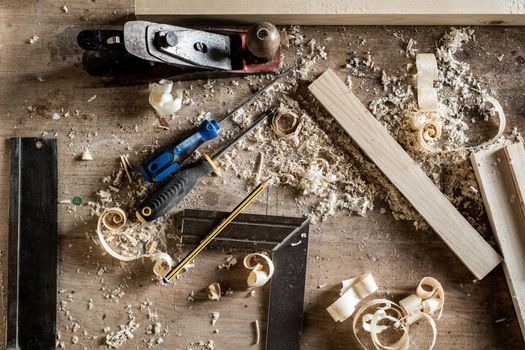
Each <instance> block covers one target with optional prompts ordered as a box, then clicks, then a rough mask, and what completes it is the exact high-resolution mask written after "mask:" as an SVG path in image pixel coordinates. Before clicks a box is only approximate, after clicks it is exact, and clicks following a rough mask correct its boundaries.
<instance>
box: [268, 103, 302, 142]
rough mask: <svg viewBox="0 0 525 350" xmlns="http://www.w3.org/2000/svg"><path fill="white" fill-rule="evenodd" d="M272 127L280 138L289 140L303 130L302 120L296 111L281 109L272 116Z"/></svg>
mask: <svg viewBox="0 0 525 350" xmlns="http://www.w3.org/2000/svg"><path fill="white" fill-rule="evenodd" d="M271 127H272V130H273V132H274V133H275V135H277V137H278V138H281V139H285V140H289V139H291V138H293V137H294V136H295V135H296V134H297V133H298V132H300V131H301V120H300V119H299V117H298V116H297V114H295V113H294V112H292V111H286V110H281V111H279V112H278V113H277V114H276V115H275V116H274V117H273V118H272V123H271Z"/></svg>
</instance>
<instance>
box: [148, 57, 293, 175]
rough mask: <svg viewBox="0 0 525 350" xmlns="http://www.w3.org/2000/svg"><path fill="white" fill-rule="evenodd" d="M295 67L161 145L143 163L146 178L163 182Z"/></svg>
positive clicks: (289, 68) (287, 69)
mask: <svg viewBox="0 0 525 350" xmlns="http://www.w3.org/2000/svg"><path fill="white" fill-rule="evenodd" d="M294 68H295V66H291V67H288V68H286V69H285V70H284V71H282V73H280V74H279V75H277V76H276V77H275V78H274V79H273V80H272V81H271V82H269V83H268V84H267V85H266V86H265V87H263V88H262V89H260V90H259V91H257V92H256V93H255V94H253V95H252V96H250V97H248V98H246V99H245V100H244V101H243V102H241V104H239V105H238V106H237V107H236V108H235V109H234V110H233V111H231V112H229V113H225V114H223V115H222V116H220V117H218V118H217V119H215V120H208V119H206V120H204V121H203V122H202V123H201V125H200V126H199V127H198V128H197V130H194V131H193V132H191V133H190V134H186V137H183V139H182V140H179V141H176V142H174V143H173V144H170V145H169V146H165V147H161V148H159V149H158V150H156V151H155V152H154V153H153V154H152V155H150V156H149V157H147V158H146V159H145V160H144V162H143V163H142V167H141V169H140V172H141V174H142V176H143V177H144V179H146V181H148V182H161V181H163V180H164V179H166V178H167V177H168V176H170V175H172V174H174V173H175V172H177V171H178V170H179V169H180V168H181V166H182V163H183V162H184V161H185V160H186V159H187V158H188V157H190V156H191V155H192V154H193V153H194V152H195V151H196V150H197V148H199V147H200V146H201V145H202V144H204V143H205V142H207V141H209V140H213V139H214V138H216V137H217V135H218V134H219V131H220V129H221V127H220V125H219V124H220V123H221V122H222V121H224V120H225V119H228V118H230V117H231V116H232V115H234V114H235V113H236V112H237V111H239V110H240V109H241V108H243V107H244V106H246V105H247V104H249V103H250V102H252V101H254V100H255V99H256V98H257V97H259V96H260V95H261V94H262V93H263V92H265V91H267V90H268V89H269V88H270V87H272V86H273V85H274V84H275V83H276V82H277V81H279V80H280V79H282V78H283V77H285V76H287V75H288V74H290V73H291V72H293V69H294ZM188 135H189V136H188Z"/></svg>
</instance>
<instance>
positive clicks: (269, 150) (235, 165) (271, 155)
mask: <svg viewBox="0 0 525 350" xmlns="http://www.w3.org/2000/svg"><path fill="white" fill-rule="evenodd" d="M289 38H290V43H291V44H292V45H296V57H298V60H297V64H298V67H297V70H296V76H295V78H289V79H288V80H287V81H286V82H283V83H280V84H278V87H277V88H275V89H272V90H270V92H268V93H267V94H265V95H264V96H263V97H262V98H261V99H260V101H258V102H257V103H255V104H254V105H253V106H252V108H251V109H252V110H258V111H262V110H263V109H264V108H265V106H267V105H269V104H270V103H271V101H272V100H275V97H279V98H280V106H281V108H282V109H288V110H290V111H292V112H294V113H296V114H297V115H299V116H300V119H301V132H300V133H299V134H298V135H296V136H294V137H293V138H292V139H291V140H283V139H279V138H277V137H276V136H275V134H274V133H273V132H272V131H271V130H270V129H269V128H258V129H257V130H256V131H254V132H253V133H252V134H251V135H250V136H249V137H247V138H246V140H244V141H243V142H241V143H240V144H239V147H238V150H239V151H240V152H242V151H249V152H256V151H257V150H258V152H259V153H260V154H261V155H264V156H261V157H259V159H261V160H262V161H263V164H262V166H261V169H260V170H259V169H257V164H256V160H255V158H257V157H252V158H253V160H252V161H251V162H250V164H241V163H239V162H238V161H236V160H235V159H236V158H239V157H238V156H239V153H235V152H233V153H232V154H230V156H229V157H226V159H225V160H224V161H223V165H224V166H225V167H226V168H231V169H232V170H233V171H234V172H235V173H236V174H237V175H238V176H239V177H241V178H244V179H246V180H247V182H248V183H249V184H250V185H253V176H252V175H253V172H254V171H256V170H257V171H259V172H260V173H261V174H260V178H265V177H269V178H271V179H272V182H273V183H274V184H284V185H288V186H290V187H291V188H293V189H294V190H296V191H297V192H298V194H300V196H299V197H298V198H297V199H296V200H297V202H298V204H299V208H300V210H301V211H302V213H304V214H307V215H310V216H311V218H312V220H313V221H317V220H325V219H326V218H327V217H328V216H330V215H333V214H334V213H335V211H336V210H338V209H347V210H349V211H350V212H353V213H356V214H359V215H365V214H366V213H367V212H368V211H369V210H372V209H373V203H374V201H375V200H378V199H380V200H384V201H386V202H387V203H388V205H389V207H390V208H391V210H392V213H393V215H394V217H395V218H396V219H401V220H409V221H412V222H413V223H414V225H415V226H416V227H418V228H425V227H426V223H425V222H424V220H423V219H422V218H421V217H420V216H419V214H418V213H417V212H415V211H414V210H413V208H412V207H411V206H410V205H409V204H408V202H407V201H406V200H405V199H404V198H403V197H402V196H401V194H400V193H399V192H398V191H397V189H396V188H395V187H394V186H393V185H392V184H391V183H390V182H389V181H388V180H387V179H386V178H385V177H384V176H383V175H382V174H381V172H380V171H379V170H378V169H377V167H376V166H375V165H374V164H372V163H371V162H370V161H368V159H367V158H366V157H364V155H363V154H362V153H361V151H360V150H359V149H358V148H357V147H356V146H355V145H354V144H353V143H352V142H351V141H350V138H349V137H348V136H347V135H346V134H345V133H344V132H343V131H342V130H341V129H340V128H339V127H338V126H337V125H335V124H336V123H334V122H333V118H332V117H331V116H329V115H328V114H327V113H326V111H325V110H324V109H323V108H322V107H321V106H320V105H319V104H318V103H316V102H315V101H312V97H311V96H310V95H308V93H305V92H304V90H305V87H306V86H307V85H308V83H309V82H310V81H311V80H313V79H314V78H315V76H311V75H310V69H311V67H313V66H314V64H315V63H316V62H317V61H318V60H319V59H324V58H326V54H325V53H324V48H322V47H320V48H316V46H315V42H313V43H312V42H311V41H307V40H306V39H305V38H304V36H303V35H302V34H301V31H300V28H298V27H297V26H293V27H291V29H290V30H289ZM474 40H475V35H474V30H473V29H470V28H459V29H458V28H451V29H450V30H449V31H448V32H447V33H445V35H444V36H443V37H442V38H441V40H440V41H439V46H438V47H437V48H436V50H435V54H436V57H437V60H438V68H439V81H438V82H437V84H436V86H435V87H436V88H437V89H438V91H439V102H440V104H441V106H440V110H441V111H442V112H441V114H442V118H443V119H442V122H443V136H442V137H441V139H440V140H439V147H440V149H442V150H444V151H443V152H439V153H428V152H426V151H425V150H423V149H422V148H421V146H420V145H419V144H418V142H417V133H416V132H415V130H414V129H413V128H412V126H411V125H410V123H411V120H413V118H412V116H413V114H414V112H416V111H417V99H416V96H415V93H414V91H415V89H414V87H415V74H416V70H415V64H409V65H408V66H407V69H406V73H405V74H403V75H401V76H394V75H389V74H387V72H386V71H385V70H383V69H381V68H380V67H378V66H377V65H376V64H375V63H374V61H373V56H372V54H371V53H367V55H366V56H365V57H364V58H360V57H350V58H349V60H348V64H347V66H346V68H347V72H348V73H349V74H350V76H353V77H355V78H357V79H359V78H360V77H365V76H367V77H369V76H374V77H375V78H376V79H377V82H378V85H379V86H381V87H382V92H381V94H380V97H378V98H376V99H374V100H373V101H372V102H371V103H370V104H369V110H370V111H371V112H372V114H373V115H374V116H375V117H376V118H377V119H378V120H379V121H380V122H381V123H382V124H383V125H384V126H385V127H386V128H387V129H388V130H389V131H390V132H391V134H392V135H393V136H394V138H395V139H396V140H397V141H398V142H399V143H400V144H401V145H402V147H403V148H404V149H405V150H406V151H407V152H408V153H409V154H410V155H411V156H412V157H413V158H414V160H416V162H417V163H418V164H419V165H420V166H421V167H422V168H423V170H424V171H425V172H426V173H427V174H428V175H429V177H430V178H431V179H432V180H433V182H434V183H435V184H436V185H437V186H438V188H440V190H441V191H442V192H443V193H444V194H445V195H446V196H447V197H448V198H449V199H450V200H451V202H452V203H453V204H454V205H455V206H456V207H457V208H459V209H460V210H461V211H462V213H463V214H464V215H465V216H466V217H467V219H468V220H469V221H470V222H471V223H472V224H474V226H475V227H476V228H477V229H478V230H480V231H481V232H482V233H483V232H485V231H486V229H487V228H486V227H485V226H483V225H484V224H482V222H483V220H480V218H479V216H481V215H483V213H484V210H483V204H482V200H481V196H480V194H479V191H478V189H477V182H476V180H475V176H474V173H473V171H472V168H471V165H470V161H469V159H468V155H469V151H467V150H463V151H457V150H458V149H461V148H465V147H469V146H475V145H477V144H480V143H481V142H482V141H484V140H478V139H476V138H475V137H471V136H470V133H471V132H472V129H475V127H476V125H478V124H479V125H480V128H481V129H482V130H485V131H486V130H488V129H490V128H493V127H494V125H493V123H492V119H494V118H491V117H493V116H494V115H495V111H494V110H493V108H492V107H490V108H489V107H488V106H490V104H486V103H485V99H486V97H488V96H495V94H494V92H493V91H490V90H488V89H486V88H484V87H483V86H482V84H481V82H480V81H479V79H477V78H476V77H475V76H474V75H473V74H472V73H471V72H470V66H469V64H468V63H466V62H463V61H461V60H460V59H458V57H457V55H458V54H459V53H461V51H462V47H463V45H464V44H466V43H469V42H471V41H474ZM415 44H416V43H413V46H412V48H411V50H414V52H415V51H417V50H416V49H415V47H414V46H415ZM355 78H354V79H355ZM305 80H306V81H305ZM348 81H350V83H351V79H350V78H349V79H348ZM251 83H257V81H256V80H253V81H251ZM276 89H278V91H279V92H278V93H275V90H276ZM283 92H284V93H283ZM496 97H497V96H496ZM246 118H249V117H248V116H246ZM239 120H240V121H242V123H241V122H239ZM236 121H237V122H238V123H239V124H240V125H243V124H244V125H245V124H246V123H247V121H246V119H244V120H243V118H239V117H237V119H236ZM476 123H477V124H476ZM476 130H478V132H477V133H476V132H472V134H476V135H477V134H480V132H479V129H476ZM517 139H520V136H519V135H518V133H517V131H516V130H513V132H512V135H510V136H509V137H507V138H502V139H500V141H499V143H502V142H510V141H513V140H517Z"/></svg>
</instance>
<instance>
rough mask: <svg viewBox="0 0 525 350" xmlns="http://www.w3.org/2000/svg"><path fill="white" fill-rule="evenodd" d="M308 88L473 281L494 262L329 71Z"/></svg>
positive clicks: (460, 218)
mask: <svg viewBox="0 0 525 350" xmlns="http://www.w3.org/2000/svg"><path fill="white" fill-rule="evenodd" d="M308 89H309V90H310V92H312V93H313V95H314V96H315V97H316V98H317V99H318V100H319V101H320V102H321V103H322V104H323V106H324V107H325V108H326V109H327V110H328V112H330V114H331V115H332V116H333V117H334V118H335V119H336V120H337V122H338V123H339V124H340V125H341V126H342V127H343V129H344V130H345V131H346V132H347V133H348V134H349V135H350V137H351V138H352V139H353V140H354V141H355V142H356V143H357V144H358V145H359V146H360V147H361V148H362V149H363V151H364V152H365V153H366V154H367V155H368V157H369V158H370V159H371V160H372V161H374V162H375V164H376V165H377V166H378V167H379V169H380V170H381V171H382V172H383V173H384V174H385V175H386V177H387V178H388V179H389V180H390V181H391V182H392V183H393V184H394V185H395V186H396V187H397V188H398V189H399V191H400V192H401V193H402V194H403V195H404V196H405V197H406V199H407V200H408V201H409V202H410V203H411V204H412V205H413V206H414V208H415V209H416V210H417V211H418V212H419V213H420V214H421V215H422V216H423V218H425V220H426V221H427V222H428V224H429V225H430V226H431V227H432V228H433V229H434V231H436V233H437V234H438V235H439V236H440V237H441V238H442V239H443V241H444V242H445V243H446V244H447V245H448V246H449V247H450V249H452V251H453V252H454V253H455V254H456V255H457V256H458V258H459V259H460V260H461V261H462V262H463V263H464V264H465V265H466V266H467V268H468V269H469V270H470V271H471V272H472V273H473V274H474V275H475V276H476V277H477V278H479V279H481V278H483V277H485V275H486V274H488V273H489V272H490V271H491V270H492V269H493V268H494V267H496V266H497V265H498V264H499V262H500V260H501V258H500V257H499V255H498V254H497V253H496V251H495V250H494V249H493V248H492V247H491V246H490V245H489V244H488V243H487V242H486V241H485V240H483V238H482V237H481V236H480V235H479V233H478V232H477V231H476V230H475V229H474V228H473V227H472V226H471V225H470V224H469V223H468V221H467V220H466V219H465V218H464V217H463V216H462V215H461V214H460V213H459V212H458V210H457V209H456V208H455V207H454V206H453V205H452V204H451V203H450V201H449V200H448V199H447V198H446V197H445V196H444V195H443V193H441V191H439V189H438V188H437V187H436V186H435V185H434V183H433V182H432V180H430V178H429V177H428V176H427V175H426V174H425V173H424V172H423V170H421V168H420V167H419V166H418V165H417V164H416V163H415V162H414V160H413V159H412V158H411V157H410V156H409V155H408V154H407V153H406V152H405V150H403V148H402V147H401V146H400V145H399V144H398V143H397V142H396V140H395V139H394V138H393V137H392V136H391V135H390V134H389V132H388V130H387V129H385V128H384V127H383V126H382V125H381V124H380V123H379V122H378V121H377V120H376V119H375V118H374V117H373V116H372V114H370V112H369V111H368V110H367V109H366V107H365V106H364V105H363V104H362V103H361V102H360V101H359V100H358V99H357V97H355V96H354V94H353V93H352V92H351V91H350V89H348V87H347V86H346V85H345V84H344V83H343V82H342V81H341V79H339V78H338V77H337V75H336V74H335V73H334V72H333V71H332V70H331V69H328V70H327V71H326V72H325V73H323V74H322V75H321V76H320V77H319V78H318V79H317V80H315V81H314V82H313V83H312V84H311V85H310V86H309V87H308Z"/></svg>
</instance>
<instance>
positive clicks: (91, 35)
mask: <svg viewBox="0 0 525 350" xmlns="http://www.w3.org/2000/svg"><path fill="white" fill-rule="evenodd" d="M264 25H265V26H261V25H258V26H257V25H256V26H255V27H253V28H254V29H249V30H248V29H218V30H212V31H202V30H196V29H190V28H184V27H179V26H173V25H168V24H158V23H153V22H147V21H129V22H126V23H125V25H124V30H85V31H82V32H80V33H79V34H78V37H77V41H78V44H79V46H80V47H82V48H83V49H85V50H86V51H85V52H84V54H83V56H82V64H83V66H84V68H85V69H86V71H87V72H88V73H89V74H90V75H93V76H102V77H111V80H114V81H115V82H126V81H127V82H130V83H131V82H137V83H139V82H144V81H152V80H157V79H159V78H174V79H175V80H186V79H200V78H212V77H224V76H236V75H245V74H256V73H269V72H273V71H275V70H277V68H278V67H279V64H280V60H281V55H280V50H279V47H278V44H277V46H275V50H274V52H273V53H271V55H266V56H265V57H261V55H257V51H256V50H250V48H251V47H254V46H256V45H254V42H256V44H257V42H259V43H262V44H266V42H265V41H270V40H273V41H274V42H275V41H278V40H279V39H278V37H279V32H278V31H277V29H276V28H275V27H274V26H273V25H271V24H269V23H264ZM267 25H270V26H271V27H268V26H267ZM253 30H256V31H257V32H255V33H252V32H251V31H253ZM275 33H277V36H275ZM274 44H275V43H274ZM252 51H255V54H254V53H252Z"/></svg>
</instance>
